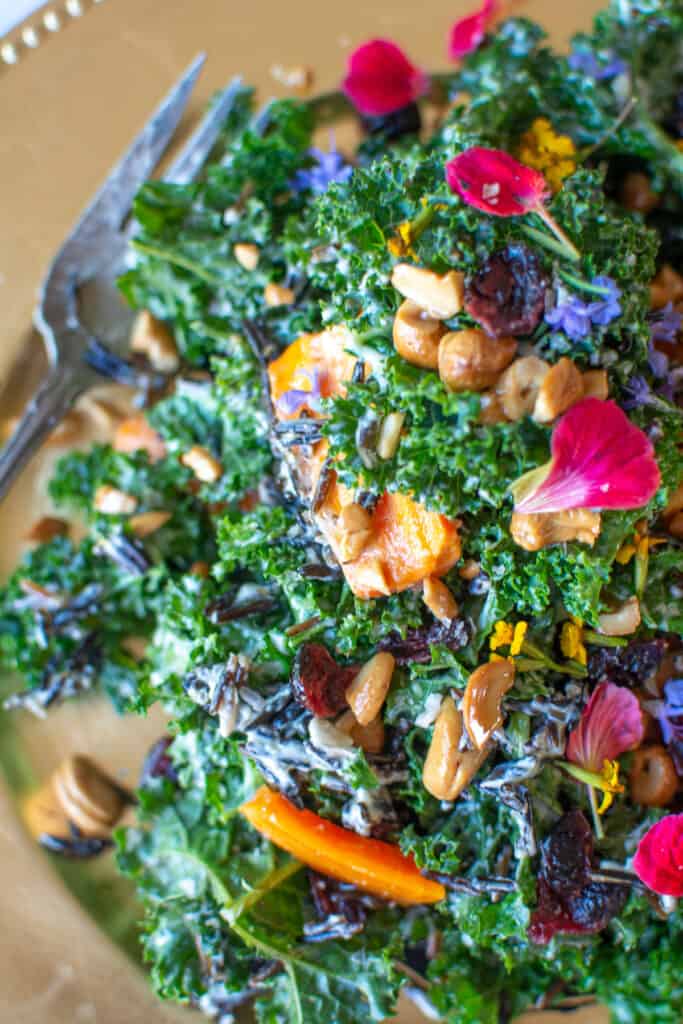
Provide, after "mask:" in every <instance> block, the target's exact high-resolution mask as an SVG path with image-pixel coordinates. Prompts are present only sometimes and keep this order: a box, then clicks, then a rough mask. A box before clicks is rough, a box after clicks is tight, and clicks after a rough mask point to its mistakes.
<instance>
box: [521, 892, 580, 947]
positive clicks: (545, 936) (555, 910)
mask: <svg viewBox="0 0 683 1024" xmlns="http://www.w3.org/2000/svg"><path fill="white" fill-rule="evenodd" d="M536 901H537V903H536V909H535V910H534V912H533V914H532V915H531V923H530V925H529V938H530V939H531V941H532V942H536V943H538V944H539V945H545V944H546V943H547V942H550V940H551V939H552V938H553V936H554V935H557V933H558V932H564V933H565V934H571V933H572V932H576V931H580V930H581V929H580V928H577V926H576V925H575V924H574V921H573V919H572V916H571V914H570V913H569V912H568V911H567V910H565V908H564V906H563V904H562V901H561V900H560V898H559V896H557V895H556V894H555V893H554V892H553V890H552V889H551V888H550V886H549V885H548V883H547V882H546V881H545V879H544V878H539V880H538V887H537V890H536Z"/></svg>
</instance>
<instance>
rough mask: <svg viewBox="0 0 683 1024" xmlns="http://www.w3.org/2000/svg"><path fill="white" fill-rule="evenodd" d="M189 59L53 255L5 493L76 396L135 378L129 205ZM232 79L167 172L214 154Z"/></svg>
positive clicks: (236, 84) (2, 468)
mask: <svg viewBox="0 0 683 1024" xmlns="http://www.w3.org/2000/svg"><path fill="white" fill-rule="evenodd" d="M204 60H205V56H204V55H203V54H202V55H200V56H199V57H197V59H196V60H194V61H193V62H192V64H190V66H189V67H188V68H187V70H186V71H185V73H184V74H183V75H182V76H181V78H180V79H179V80H178V81H177V82H176V84H175V85H174V86H173V88H172V89H171V91H170V92H169V93H168V95H167V96H166V97H165V99H164V100H163V101H162V103H161V104H160V105H159V107H158V108H157V109H156V111H155V112H154V113H153V114H152V116H151V117H150V118H149V120H148V121H147V123H146V124H145V126H144V127H143V129H142V131H141V132H140V133H139V134H138V135H137V136H136V138H135V139H134V140H133V142H132V143H131V145H130V147H129V148H128V150H127V151H126V153H125V154H124V155H123V157H122V158H121V160H120V161H119V163H118V164H117V165H116V166H115V167H114V169H113V170H112V171H111V173H110V174H109V176H108V178H107V179H106V181H105V182H104V184H103V185H102V187H101V188H100V189H99V191H98V192H97V193H96V194H95V196H94V198H93V199H92V201H91V202H90V203H89V205H88V206H87V207H86V208H85V210H84V212H83V213H82V215H81V217H80V218H79V220H78V221H77V223H76V225H75V227H74V228H73V230H72V231H71V232H70V234H69V235H68V236H67V238H66V239H65V240H64V242H63V243H62V245H61V246H60V248H59V250H58V251H57V254H56V255H55V257H54V259H53V260H52V263H51V264H50V266H49V268H48V271H47V273H46V275H45V278H44V280H43V283H42V286H41V288H40V291H39V296H38V304H37V306H36V309H35V312H34V324H35V326H36V328H37V330H38V331H39V333H40V334H41V336H42V339H43V342H44V344H45V349H46V354H47V359H48V369H47V374H46V377H45V380H44V381H43V382H42V384H41V385H40V386H39V388H38V390H37V391H36V393H35V394H34V396H33V398H32V399H31V400H30V401H29V403H28V405H27V407H26V410H25V412H24V414H23V416H22V417H21V419H20V421H19V423H18V425H17V427H16V429H15V431H14V433H13V434H12V436H11V438H10V439H9V441H8V442H7V444H6V445H5V447H4V448H3V449H2V451H0V499H2V497H4V495H5V494H6V493H7V490H8V489H9V487H10V485H11V484H12V482H13V481H14V480H15V478H16V476H17V475H18V473H19V471H20V470H21V469H22V468H23V466H24V465H25V464H26V463H27V462H28V460H29V459H30V458H31V456H32V455H33V454H34V453H35V451H36V450H37V449H38V447H39V446H40V444H41V442H42V441H43V440H44V439H45V437H46V436H47V435H48V434H49V433H50V432H51V431H52V430H53V429H54V428H55V426H56V425H57V424H58V423H59V422H60V420H61V419H62V418H63V416H64V415H65V413H66V412H67V411H68V410H69V409H70V408H71V406H72V405H73V404H74V402H75V401H76V399H77V398H78V396H79V395H80V394H82V392H83V391H85V390H86V389H87V388H89V387H92V386H93V385H94V384H96V383H98V382H101V381H102V378H103V377H110V378H111V377H114V376H115V377H116V379H118V380H122V379H123V380H124V381H125V380H126V379H127V378H126V375H127V374H128V379H129V381H130V383H133V382H134V381H135V380H136V378H137V372H136V370H135V367H134V366H133V365H132V364H131V363H129V362H127V360H126V355H127V350H128V337H129V333H130V323H131V318H132V313H131V311H130V310H128V309H127V308H126V307H125V305H124V303H123V300H122V298H121V297H120V295H119V293H118V291H117V289H116V279H117V277H118V275H119V274H120V273H121V271H122V270H123V269H124V260H125V255H126V250H127V246H128V242H129V239H130V236H131V234H132V231H133V221H132V218H131V208H132V204H133V199H134V197H135V194H136V192H137V190H138V189H139V187H140V186H141V185H142V184H143V183H144V182H145V181H146V180H147V179H148V178H149V177H150V175H151V174H152V172H153V170H154V168H155V167H156V166H157V164H158V163H159V161H160V159H161V157H162V156H163V154H164V152H165V151H166V149H167V148H168V145H169V143H170V141H171V138H172V137H173V135H174V133H175V130H176V128H177V126H178V124H179V122H180V119H181V117H182V114H183V112H184V110H185V108H186V106H187V103H188V101H189V99H190V96H191V94H192V91H193V88H194V86H195V83H196V81H197V78H198V76H199V73H200V71H201V69H202V66H203V64H204ZM241 87H242V86H241V81H240V79H239V78H236V79H233V80H232V81H231V82H230V83H229V85H228V86H227V88H226V89H225V90H223V92H222V93H220V95H219V96H218V97H217V99H216V100H215V101H214V103H213V104H212V106H211V107H210V109H209V110H208V112H207V113H206V115H205V116H204V118H203V120H202V121H201V122H200V124H199V125H198V127H197V129H196V130H195V132H194V133H193V134H192V135H191V137H190V138H189V140H188V141H187V143H186V144H185V146H184V147H183V149H182V150H181V152H180V153H179V154H178V156H177V157H176V158H175V160H174V161H173V162H172V163H171V165H170V167H169V168H168V170H167V171H166V173H165V174H164V176H163V179H162V180H164V181H167V182H174V183H177V184H181V185H182V184H189V183H190V182H192V181H193V180H195V178H196V177H197V175H198V174H199V172H200V170H201V168H202V166H203V165H204V163H205V161H206V158H207V157H208V156H209V154H210V152H211V150H212V148H213V146H214V144H215V142H216V139H217V137H218V134H219V132H220V130H221V128H222V127H223V124H224V122H225V119H226V117H227V116H228V114H229V112H230V110H231V109H232V107H233V106H234V103H235V100H236V98H237V96H238V95H239V92H240V90H241Z"/></svg>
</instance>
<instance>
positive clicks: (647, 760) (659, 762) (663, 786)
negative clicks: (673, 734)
mask: <svg viewBox="0 0 683 1024" xmlns="http://www.w3.org/2000/svg"><path fill="white" fill-rule="evenodd" d="M677 792H678V775H677V774H676V768H675V766H674V763H673V760H672V758H671V756H670V754H669V753H668V752H667V751H666V749H665V748H664V747H663V746H662V745H661V744H659V743H654V744H652V745H651V746H647V747H641V748H640V750H636V752H635V753H634V755H633V761H632V763H631V770H630V772H629V793H630V796H631V798H632V799H633V800H634V801H635V802H636V803H637V804H643V805H644V806H645V807H666V806H667V804H670V803H671V801H672V800H673V798H674V797H675V795H676V793H677Z"/></svg>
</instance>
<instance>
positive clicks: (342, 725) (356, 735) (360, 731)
mask: <svg viewBox="0 0 683 1024" xmlns="http://www.w3.org/2000/svg"><path fill="white" fill-rule="evenodd" d="M334 724H335V725H336V727H337V729H341V730H342V732H345V733H348V735H349V736H350V737H351V739H352V740H353V742H354V743H355V744H356V746H357V747H360V748H361V750H364V751H365V752H366V754H381V753H382V751H383V750H384V739H385V731H384V722H383V721H382V716H381V715H378V716H377V718H373V720H372V721H371V722H368V724H367V725H361V724H360V722H357V721H356V717H355V715H354V713H353V711H345V712H344V714H343V715H341V716H340V717H339V718H338V719H337V721H336V722H335V723H334Z"/></svg>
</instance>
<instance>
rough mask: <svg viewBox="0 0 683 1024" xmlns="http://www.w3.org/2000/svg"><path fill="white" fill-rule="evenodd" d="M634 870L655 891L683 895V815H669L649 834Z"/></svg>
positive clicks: (642, 841)
mask: <svg viewBox="0 0 683 1024" xmlns="http://www.w3.org/2000/svg"><path fill="white" fill-rule="evenodd" d="M633 869H634V871H635V873H636V874H637V875H638V878H639V879H640V880H641V882H643V883H644V884H645V885H646V886H647V887H648V888H649V889H652V890H653V892H658V893H659V894H660V895H661V896H677V897H680V896H683V814H668V815H667V816H666V818H662V820H661V821H658V822H657V823H656V824H655V825H653V826H652V828H650V829H649V830H648V831H647V832H646V833H645V835H644V836H643V838H642V839H641V840H640V843H639V844H638V850H637V852H636V855H635V857H634V858H633Z"/></svg>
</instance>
